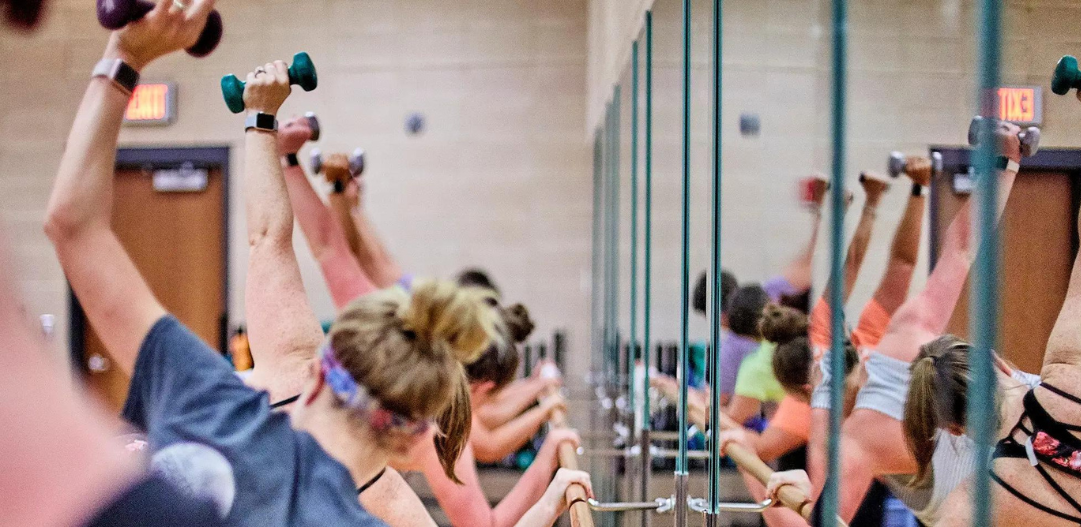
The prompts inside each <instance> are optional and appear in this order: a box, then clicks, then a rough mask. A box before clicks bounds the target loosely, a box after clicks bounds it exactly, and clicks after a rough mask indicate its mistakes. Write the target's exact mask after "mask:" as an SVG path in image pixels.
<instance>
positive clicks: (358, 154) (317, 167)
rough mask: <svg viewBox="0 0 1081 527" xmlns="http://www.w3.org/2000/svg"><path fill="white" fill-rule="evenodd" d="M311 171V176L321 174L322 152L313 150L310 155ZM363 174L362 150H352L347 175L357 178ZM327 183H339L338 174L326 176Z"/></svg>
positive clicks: (316, 149) (322, 166)
mask: <svg viewBox="0 0 1081 527" xmlns="http://www.w3.org/2000/svg"><path fill="white" fill-rule="evenodd" d="M310 163H311V169H312V173H313V174H320V173H322V172H323V168H324V167H325V165H324V164H323V152H321V151H319V149H318V148H313V149H312V153H311V160H310ZM363 173H364V150H363V149H361V148H357V149H356V150H353V154H352V155H350V156H349V175H350V176H351V177H354V178H357V177H360V175H361V174H363ZM326 178H327V181H328V182H330V183H332V184H333V183H334V182H335V181H339V180H340V178H341V176H340V175H339V174H330V173H327V174H326Z"/></svg>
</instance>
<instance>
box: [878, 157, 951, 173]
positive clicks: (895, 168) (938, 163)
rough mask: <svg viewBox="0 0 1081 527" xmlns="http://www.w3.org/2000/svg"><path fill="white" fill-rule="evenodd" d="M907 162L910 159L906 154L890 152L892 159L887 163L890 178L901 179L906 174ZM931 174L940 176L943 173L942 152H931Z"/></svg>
mask: <svg viewBox="0 0 1081 527" xmlns="http://www.w3.org/2000/svg"><path fill="white" fill-rule="evenodd" d="M907 161H908V158H907V157H906V156H905V155H904V154H902V153H900V152H897V151H893V152H890V159H889V161H888V162H887V163H886V166H887V168H888V169H889V173H890V177H892V178H896V177H900V175H901V174H903V173H904V172H905V165H906V164H907ZM931 173H932V174H933V175H938V174H941V173H942V153H941V152H931Z"/></svg>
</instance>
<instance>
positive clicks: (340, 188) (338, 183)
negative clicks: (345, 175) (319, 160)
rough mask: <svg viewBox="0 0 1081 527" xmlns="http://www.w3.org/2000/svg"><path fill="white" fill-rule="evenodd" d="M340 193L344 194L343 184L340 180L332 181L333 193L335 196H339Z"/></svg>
mask: <svg viewBox="0 0 1081 527" xmlns="http://www.w3.org/2000/svg"><path fill="white" fill-rule="evenodd" d="M342 192H345V183H342V180H340V179H335V180H334V193H335V194H341V193H342Z"/></svg>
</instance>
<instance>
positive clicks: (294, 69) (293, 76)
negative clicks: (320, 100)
mask: <svg viewBox="0 0 1081 527" xmlns="http://www.w3.org/2000/svg"><path fill="white" fill-rule="evenodd" d="M289 84H296V85H298V86H300V87H301V88H304V91H312V90H314V89H315V87H316V86H318V85H319V77H317V76H316V74H315V65H314V64H312V58H311V57H309V56H308V54H307V53H305V52H303V51H301V52H300V53H297V54H296V55H293V63H292V64H291V65H290V66H289ZM221 93H222V95H223V96H225V105H226V106H228V107H229V111H231V112H233V113H240V112H243V111H244V81H242V80H240V79H238V78H237V77H236V75H232V74H230V75H226V76H224V77H222V78H221Z"/></svg>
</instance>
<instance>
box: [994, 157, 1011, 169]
mask: <svg viewBox="0 0 1081 527" xmlns="http://www.w3.org/2000/svg"><path fill="white" fill-rule="evenodd" d="M1009 164H1010V158H1008V157H1006V156H998V157H996V158H995V168H997V169H999V170H1006V167H1007V166H1009Z"/></svg>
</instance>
